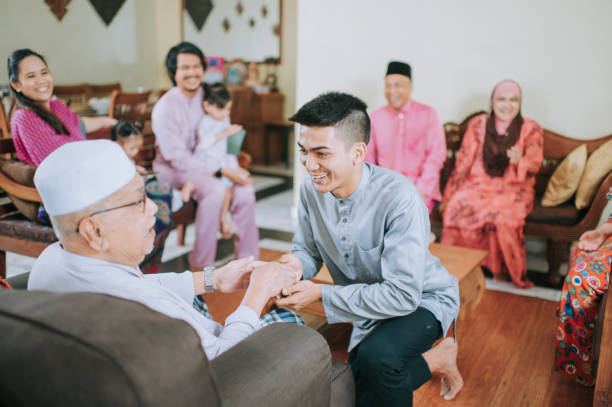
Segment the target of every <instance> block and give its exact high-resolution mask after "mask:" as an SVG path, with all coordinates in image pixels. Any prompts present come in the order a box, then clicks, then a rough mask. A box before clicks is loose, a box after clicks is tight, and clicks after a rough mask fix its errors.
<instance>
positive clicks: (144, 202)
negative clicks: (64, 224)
mask: <svg viewBox="0 0 612 407" xmlns="http://www.w3.org/2000/svg"><path fill="white" fill-rule="evenodd" d="M134 205H142V212H143V213H144V212H145V210H146V207H147V195H146V193H143V196H142V198H140V199H139V200H137V201H134V202H130V203H126V204H123V205H119V206H115V207H113V208H107V209H102V210H100V211H96V212H94V213H90V214H89V215H87V216H84V217H82V218H81V219H80V220H79V223H77V228H76V233H79V226H80V225H81V222H83V220H84V219H85V218H89V217H91V216H95V215H99V214H101V213H104V212H110V211H114V210H116V209H122V208H127V207H128V206H134Z"/></svg>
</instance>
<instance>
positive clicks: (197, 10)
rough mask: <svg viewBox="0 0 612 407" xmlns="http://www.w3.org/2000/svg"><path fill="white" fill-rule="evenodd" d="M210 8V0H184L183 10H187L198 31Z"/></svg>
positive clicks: (200, 29)
mask: <svg viewBox="0 0 612 407" xmlns="http://www.w3.org/2000/svg"><path fill="white" fill-rule="evenodd" d="M212 8H213V4H212V2H211V1H210V0H185V10H187V13H188V14H189V16H190V17H191V19H192V20H193V23H194V24H195V26H196V28H197V29H198V31H202V27H203V26H204V23H205V22H206V19H207V18H208V15H209V14H210V12H211V11H212Z"/></svg>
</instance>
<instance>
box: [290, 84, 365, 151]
mask: <svg viewBox="0 0 612 407" xmlns="http://www.w3.org/2000/svg"><path fill="white" fill-rule="evenodd" d="M367 108H368V106H367V105H366V104H365V103H364V102H363V101H362V100H361V99H358V98H356V97H355V96H352V95H349V94H347V93H340V92H328V93H324V94H322V95H319V96H317V97H316V98H314V99H312V100H311V101H310V102H308V103H306V104H305V105H304V106H302V107H301V108H300V110H298V111H297V113H295V114H294V115H293V116H291V117H290V118H289V120H290V121H292V122H295V123H299V124H303V125H304V126H312V127H328V126H333V127H335V128H337V129H340V130H341V132H340V133H341V134H342V137H343V139H344V142H345V144H346V145H347V146H352V145H353V144H355V143H357V142H363V143H365V144H368V143H369V142H370V117H369V116H368V112H367Z"/></svg>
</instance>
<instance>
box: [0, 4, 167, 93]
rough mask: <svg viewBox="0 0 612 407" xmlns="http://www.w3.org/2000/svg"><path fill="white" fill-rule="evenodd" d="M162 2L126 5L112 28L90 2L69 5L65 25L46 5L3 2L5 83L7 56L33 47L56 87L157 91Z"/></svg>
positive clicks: (0, 75) (1, 79)
mask: <svg viewBox="0 0 612 407" xmlns="http://www.w3.org/2000/svg"><path fill="white" fill-rule="evenodd" d="M159 1H160V0H157V2H159ZM161 1H168V0H161ZM157 2H154V1H152V0H127V1H126V2H125V3H124V4H123V6H122V7H121V9H120V10H119V12H118V13H117V15H116V16H115V18H114V19H113V21H112V22H111V24H110V25H109V26H108V27H107V26H106V25H104V22H103V21H102V19H101V18H100V17H99V16H98V14H97V13H96V11H95V10H94V8H93V6H92V5H91V4H90V3H89V1H86V0H75V1H72V2H70V4H69V5H68V13H67V14H66V15H65V16H64V18H63V19H62V21H61V22H60V21H58V20H57V19H56V18H55V16H54V15H53V14H52V13H51V11H50V10H49V7H48V6H47V5H46V4H45V2H44V1H41V0H2V1H0V35H1V38H2V41H0V56H1V61H0V62H1V63H0V83H7V82H8V73H7V70H6V58H7V57H8V55H9V54H10V53H11V52H12V51H14V50H15V49H18V48H32V49H33V50H35V51H37V52H39V53H41V54H43V55H44V56H45V58H46V59H47V63H48V64H49V67H50V68H51V71H52V73H53V76H54V79H55V82H56V83H57V84H73V83H79V82H91V83H108V82H116V81H120V82H121V83H122V85H123V87H124V88H125V89H126V90H135V89H137V88H138V87H139V86H142V87H143V88H154V87H156V85H157V78H158V70H159V69H160V68H161V65H159V64H157V63H156V61H157V59H158V58H157V52H156V47H155V44H156V41H157V38H156V3H157ZM177 3H178V0H177ZM178 17H179V16H178V15H177V16H176V18H177V21H176V23H174V25H175V26H176V27H177V29H178V27H179V21H178ZM177 34H178V33H177ZM178 37H179V35H177V38H178Z"/></svg>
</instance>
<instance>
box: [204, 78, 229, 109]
mask: <svg viewBox="0 0 612 407" xmlns="http://www.w3.org/2000/svg"><path fill="white" fill-rule="evenodd" d="M230 98H231V97H230V93H229V91H228V90H227V88H226V87H225V85H224V84H222V83H221V82H217V83H215V84H212V85H209V84H208V83H204V100H205V101H206V102H208V103H210V104H211V105H215V106H217V107H218V108H219V109H223V108H224V107H225V105H227V102H229V101H230Z"/></svg>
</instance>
